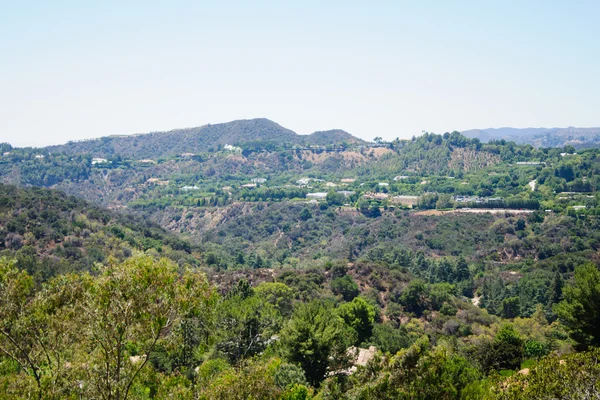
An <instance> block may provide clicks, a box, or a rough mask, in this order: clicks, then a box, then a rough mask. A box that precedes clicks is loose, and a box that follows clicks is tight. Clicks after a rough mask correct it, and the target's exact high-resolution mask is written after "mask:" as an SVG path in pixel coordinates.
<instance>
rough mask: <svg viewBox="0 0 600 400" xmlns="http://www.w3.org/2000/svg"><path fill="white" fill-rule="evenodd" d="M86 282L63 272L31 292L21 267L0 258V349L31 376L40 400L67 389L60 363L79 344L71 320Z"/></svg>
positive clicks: (60, 395)
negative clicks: (43, 396) (39, 288)
mask: <svg viewBox="0 0 600 400" xmlns="http://www.w3.org/2000/svg"><path fill="white" fill-rule="evenodd" d="M88 282H89V280H88V279H87V276H84V277H82V278H78V277H77V276H74V275H62V276H58V277H56V278H54V279H52V280H51V281H50V282H48V283H46V284H44V285H43V286H42V288H41V290H39V291H38V292H37V293H35V292H34V285H33V279H32V278H31V277H30V276H29V275H28V274H27V273H26V272H25V271H20V270H19V269H18V268H17V267H16V264H15V263H14V262H13V261H9V260H6V259H0V353H3V354H4V355H5V356H6V357H8V358H10V359H11V360H12V361H14V362H15V363H16V364H17V365H19V367H20V368H21V370H22V371H23V372H24V373H25V374H26V375H27V376H29V377H30V378H32V379H33V380H34V381H35V386H36V389H35V392H36V394H35V395H36V397H37V398H38V399H41V398H42V395H43V394H45V395H46V396H47V397H52V396H56V397H63V396H66V395H67V394H68V391H67V392H63V390H64V389H65V387H67V386H68V385H67V384H66V383H65V381H67V380H68V379H69V377H70V376H69V371H67V369H66V368H65V367H64V366H65V362H66V361H67V360H69V358H68V357H69V356H72V355H73V352H74V351H73V348H74V347H75V345H76V344H77V339H76V337H75V334H76V333H77V329H75V324H74V320H76V319H77V318H78V312H77V309H78V306H79V302H80V300H81V297H82V294H83V291H84V290H85V287H86V285H87V283H88Z"/></svg>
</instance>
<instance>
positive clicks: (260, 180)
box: [251, 178, 267, 183]
mask: <svg viewBox="0 0 600 400" xmlns="http://www.w3.org/2000/svg"><path fill="white" fill-rule="evenodd" d="M251 181H252V182H253V183H265V182H266V181H267V180H266V179H265V178H252V179H251Z"/></svg>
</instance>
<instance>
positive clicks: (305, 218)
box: [300, 207, 312, 221]
mask: <svg viewBox="0 0 600 400" xmlns="http://www.w3.org/2000/svg"><path fill="white" fill-rule="evenodd" d="M311 218H312V213H311V212H310V210H309V209H308V208H307V207H304V208H303V209H302V211H300V219H301V220H302V221H308V220H309V219H311Z"/></svg>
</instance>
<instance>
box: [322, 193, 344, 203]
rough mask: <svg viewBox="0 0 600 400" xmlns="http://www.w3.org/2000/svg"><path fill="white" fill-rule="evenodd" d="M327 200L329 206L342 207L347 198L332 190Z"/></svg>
mask: <svg viewBox="0 0 600 400" xmlns="http://www.w3.org/2000/svg"><path fill="white" fill-rule="evenodd" d="M326 200H327V204H329V205H330V206H341V205H342V204H344V201H345V200H346V198H345V197H344V195H343V194H341V193H338V192H336V191H335V190H330V191H329V193H327V197H326Z"/></svg>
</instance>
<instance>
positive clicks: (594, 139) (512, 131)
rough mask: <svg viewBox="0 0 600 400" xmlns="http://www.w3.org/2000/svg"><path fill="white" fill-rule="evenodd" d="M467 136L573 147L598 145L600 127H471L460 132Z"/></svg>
mask: <svg viewBox="0 0 600 400" xmlns="http://www.w3.org/2000/svg"><path fill="white" fill-rule="evenodd" d="M461 133H462V134H463V135H464V136H466V137H468V138H471V139H473V138H477V139H479V140H481V141H482V142H489V141H490V140H502V139H504V140H508V141H514V142H515V143H517V144H530V145H532V146H534V147H563V146H566V145H572V146H574V147H575V148H584V147H598V146H600V127H598V128H576V127H572V126H570V127H568V128H510V127H505V128H488V129H471V130H467V131H463V132H461Z"/></svg>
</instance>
